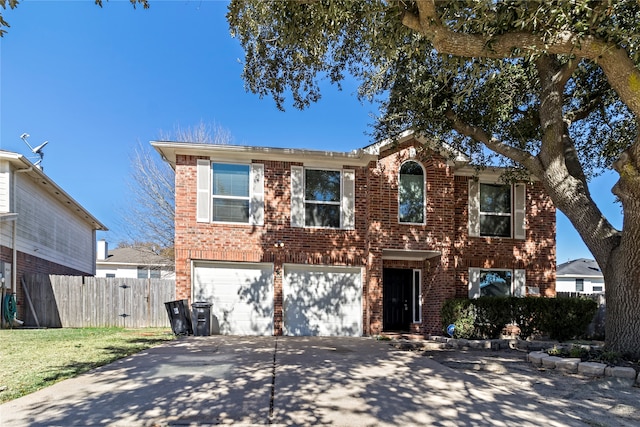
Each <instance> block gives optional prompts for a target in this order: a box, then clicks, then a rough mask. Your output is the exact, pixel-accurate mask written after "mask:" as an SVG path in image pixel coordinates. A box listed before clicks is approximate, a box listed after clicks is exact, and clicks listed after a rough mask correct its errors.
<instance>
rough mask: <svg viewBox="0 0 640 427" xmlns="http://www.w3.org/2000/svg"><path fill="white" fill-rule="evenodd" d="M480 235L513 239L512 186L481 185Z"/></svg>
mask: <svg viewBox="0 0 640 427" xmlns="http://www.w3.org/2000/svg"><path fill="white" fill-rule="evenodd" d="M480 235H481V236H490V237H511V186H510V185H496V184H480Z"/></svg>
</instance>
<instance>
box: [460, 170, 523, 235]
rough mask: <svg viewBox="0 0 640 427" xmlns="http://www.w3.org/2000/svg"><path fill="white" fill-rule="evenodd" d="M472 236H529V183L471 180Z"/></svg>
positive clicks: (470, 225) (469, 211) (470, 214)
mask: <svg viewBox="0 0 640 427" xmlns="http://www.w3.org/2000/svg"><path fill="white" fill-rule="evenodd" d="M468 213H469V236H470V237H500V238H513V239H520V240H524V239H525V238H526V185H525V184H521V183H518V184H513V185H502V184H496V183H482V182H478V181H476V180H473V179H472V180H470V181H469V210H468Z"/></svg>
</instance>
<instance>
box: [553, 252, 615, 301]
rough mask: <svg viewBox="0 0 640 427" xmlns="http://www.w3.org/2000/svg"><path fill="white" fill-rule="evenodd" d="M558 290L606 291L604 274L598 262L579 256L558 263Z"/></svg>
mask: <svg viewBox="0 0 640 427" xmlns="http://www.w3.org/2000/svg"><path fill="white" fill-rule="evenodd" d="M556 292H578V293H584V294H595V293H601V292H604V276H603V275H602V271H601V270H600V267H599V266H598V263H597V262H595V261H594V260H592V259H586V258H579V259H574V260H572V261H567V262H565V263H563V264H560V265H558V268H557V270H556Z"/></svg>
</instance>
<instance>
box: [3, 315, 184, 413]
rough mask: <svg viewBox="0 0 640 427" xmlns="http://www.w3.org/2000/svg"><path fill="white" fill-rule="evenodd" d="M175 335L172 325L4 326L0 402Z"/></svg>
mask: <svg viewBox="0 0 640 427" xmlns="http://www.w3.org/2000/svg"><path fill="white" fill-rule="evenodd" d="M172 339H174V335H173V334H172V333H171V329H169V328H166V329H165V328H162V329H160V328H145V329H123V328H82V329H75V328H69V329H67V328H64V329H2V330H0V360H2V370H0V403H2V402H7V401H9V400H12V399H16V398H18V397H20V396H24V395H26V394H29V393H33V392H34V391H36V390H39V389H41V388H44V387H47V386H50V385H52V384H54V383H56V382H58V381H62V380H64V379H67V378H71V377H74V376H76V375H78V374H80V373H82V372H86V371H88V370H90V369H93V368H96V367H98V366H102V365H106V364H107V363H110V362H113V361H114V360H117V359H120V358H123V357H126V356H129V355H131V354H134V353H137V352H139V351H142V350H144V349H146V348H149V347H153V346H156V345H158V344H160V343H162V342H165V341H168V340H172Z"/></svg>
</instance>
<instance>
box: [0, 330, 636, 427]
mask: <svg viewBox="0 0 640 427" xmlns="http://www.w3.org/2000/svg"><path fill="white" fill-rule="evenodd" d="M522 357H523V358H524V355H523V356H522ZM556 380H557V381H565V380H566V379H564V378H562V376H559V375H556V376H550V377H549V376H538V375H537V372H535V369H532V368H528V364H526V363H525V362H524V361H523V364H522V368H521V369H519V370H517V371H514V372H499V373H491V372H487V373H484V374H482V375H478V373H477V372H474V373H470V372H465V371H464V370H454V369H451V368H448V367H445V366H443V365H441V364H440V363H438V362H436V361H435V360H433V359H432V358H430V357H426V356H425V355H424V354H422V353H418V352H410V351H401V350H397V349H395V348H394V347H392V346H390V345H389V343H388V342H385V341H376V340H374V339H372V338H318V337H296V338H294V337H226V336H212V337H187V338H181V339H178V340H175V341H172V342H169V343H167V344H164V345H162V346H160V347H156V348H153V349H150V350H148V351H144V352H142V353H139V354H137V355H134V356H132V357H129V358H127V359H123V360H120V361H118V362H115V363H112V364H110V365H107V366H104V367H102V368H100V369H97V370H94V371H92V372H90V373H87V374H84V375H80V376H79V377H77V378H74V379H70V380H66V381H63V382H61V383H58V384H56V385H54V386H51V387H49V388H46V389H44V390H41V391H39V392H36V393H33V394H31V395H29V396H25V397H23V398H20V399H16V400H14V401H11V402H8V403H6V404H4V405H1V406H0V424H1V425H3V426H54V425H59V426H73V425H78V426H79V425H81V426H85V425H109V426H127V427H129V426H165V425H170V426H186V425H189V426H203V425H204V426H206V425H217V424H234V425H265V424H273V425H336V426H338V425H339V426H384V425H394V426H396V425H400V426H414V425H421V426H425V425H430V426H484V425H491V426H513V425H519V426H540V425H545V426H587V425H589V426H593V425H599V426H625V425H629V426H631V425H638V423H639V422H640V418H636V415H638V416H639V417H640V415H639V414H638V413H637V412H635V411H634V409H635V408H633V407H632V408H631V409H629V408H624V407H623V408H622V409H620V408H619V409H620V410H621V411H622V412H624V413H623V414H622V415H621V416H617V417H616V416H615V415H613V416H612V415H611V408H612V405H614V404H615V405H623V406H624V405H627V406H633V402H636V403H637V402H640V393H639V391H638V389H637V388H629V389H628V390H626V391H623V392H624V393H628V396H626V395H625V396H626V397H625V398H624V399H623V400H624V402H614V403H611V402H608V403H607V402H605V403H599V402H598V399H596V400H595V401H593V400H589V399H590V397H596V398H597V396H598V393H601V394H602V388H601V387H599V386H594V385H593V384H592V385H591V387H592V391H593V393H588V394H583V395H580V396H581V397H580V398H579V402H577V401H576V399H573V398H572V397H571V396H567V398H558V396H557V395H553V394H552V396H551V397H550V396H547V392H549V391H551V390H554V389H557V384H556V383H554V381H556ZM576 381H578V380H576ZM580 381H583V380H580ZM575 384H576V390H575V392H576V393H579V391H580V390H582V391H585V390H586V389H584V387H587V385H586V384H587V383H586V382H584V381H583V382H576V383H575ZM598 390H600V391H599V392H598ZM604 393H606V390H604ZM618 393H620V391H618ZM550 394H551V393H550ZM605 397H606V396H605ZM585 401H586V402H585ZM629 402H631V403H629ZM625 409H626V412H625Z"/></svg>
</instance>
